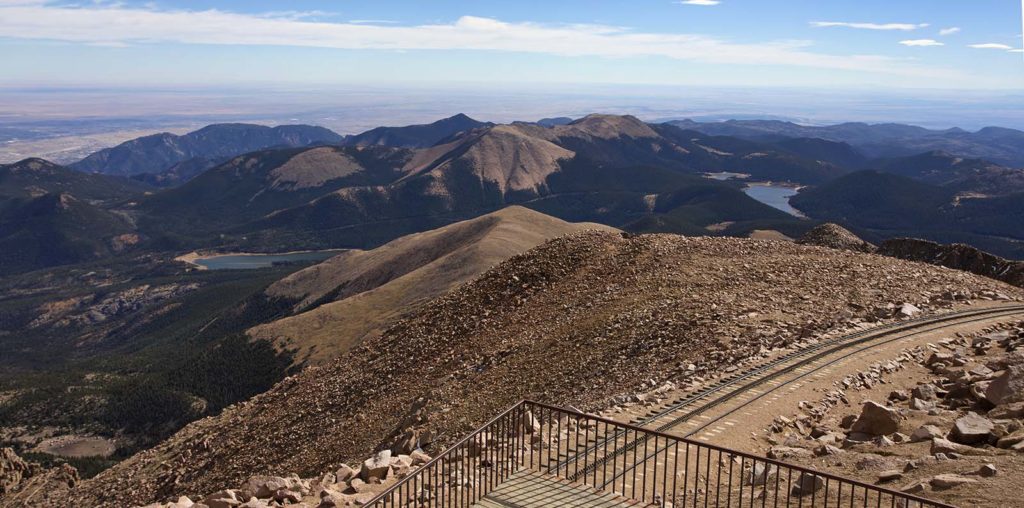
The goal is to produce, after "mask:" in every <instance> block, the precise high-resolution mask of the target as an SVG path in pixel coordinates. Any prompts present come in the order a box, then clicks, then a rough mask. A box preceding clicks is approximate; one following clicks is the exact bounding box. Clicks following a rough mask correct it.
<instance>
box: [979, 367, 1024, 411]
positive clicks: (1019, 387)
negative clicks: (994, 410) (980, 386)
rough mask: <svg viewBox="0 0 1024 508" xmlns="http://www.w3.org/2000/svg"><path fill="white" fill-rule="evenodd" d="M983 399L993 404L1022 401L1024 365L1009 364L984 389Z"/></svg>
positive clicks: (1023, 397)
mask: <svg viewBox="0 0 1024 508" xmlns="http://www.w3.org/2000/svg"><path fill="white" fill-rule="evenodd" d="M985 399H987V400H988V401H989V402H991V403H992V404H995V405H997V406H998V405H1000V404H1009V403H1011V402H1024V365H1021V364H1017V365H1010V366H1008V367H1007V368H1006V371H1004V372H1003V374H1002V375H1000V376H999V377H997V378H995V379H994V380H993V381H992V383H990V384H989V385H988V389H987V390H985Z"/></svg>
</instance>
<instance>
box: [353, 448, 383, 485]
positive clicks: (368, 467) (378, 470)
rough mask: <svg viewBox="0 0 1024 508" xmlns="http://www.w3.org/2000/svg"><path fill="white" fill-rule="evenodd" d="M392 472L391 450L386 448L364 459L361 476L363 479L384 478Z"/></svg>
mask: <svg viewBox="0 0 1024 508" xmlns="http://www.w3.org/2000/svg"><path fill="white" fill-rule="evenodd" d="M390 473H391V450H384V451H381V452H379V453H377V455H374V456H373V457H370V458H368V459H366V460H365V461H363V467H362V469H360V471H359V477H360V478H362V479H363V481H366V482H368V481H370V480H373V479H376V480H378V481H379V480H383V479H385V478H387V477H388V475H389V474H390Z"/></svg>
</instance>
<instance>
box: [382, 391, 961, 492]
mask: <svg viewBox="0 0 1024 508" xmlns="http://www.w3.org/2000/svg"><path fill="white" fill-rule="evenodd" d="M366 506H373V507H394V508H407V507H410V508H412V507H415V508H433V507H465V508H468V507H473V506H475V507H487V508H540V507H579V508H617V507H627V506H629V507H661V508H675V507H683V506H694V507H698V506H700V507H731V506H736V507H746V506H752V507H754V506H760V507H765V506H772V507H779V506H786V507H788V506H798V507H805V506H806V507H812V508H813V507H828V506H835V507H839V506H872V507H889V508H896V507H899V508H952V507H950V506H949V505H947V504H944V503H940V502H936V501H931V500H928V499H925V498H922V497H918V496H915V495H913V494H908V493H904V492H899V491H896V490H892V489H887V488H884V487H879V486H877V485H872V484H869V483H864V482H861V481H858V480H854V479H850V478H844V477H842V476H839V475H834V474H830V473H828V472H825V471H816V470H813V469H808V468H805V467H802V466H798V465H794V464H787V463H785V462H782V461H778V460H773V459H768V458H765V457H760V456H757V455H753V454H749V453H746V452H741V451H736V450H730V449H727V448H722V447H719V446H715V445H711V444H708V443H705V442H698V441H693V440H690V439H687V438H684V437H680V436H675V435H670V434H665V433H661V432H657V431H653V430H649V429H644V428H642V427H637V426H634V425H629V424H625V423H620V422H616V421H613V420H609V419H606V418H602V417H598V416H594V415H588V414H584V413H580V412H577V411H573V410H570V409H564V408H559V407H555V406H551V405H547V404H542V403H538V402H531V401H522V402H520V403H518V404H516V405H515V406H513V407H511V408H509V409H507V410H506V411H505V412H503V413H502V414H500V415H498V416H497V417H495V418H494V419H492V420H491V421H490V422H488V423H487V424H485V425H484V426H483V427H480V428H479V429H477V430H476V431H474V432H473V433H472V434H470V435H468V436H466V437H465V438H463V439H462V440H460V441H459V442H458V443H456V444H455V445H453V446H452V447H451V448H449V449H447V450H445V451H444V452H442V453H441V454H439V455H438V456H437V457H435V458H434V459H433V460H431V461H430V462H428V463H426V464H424V465H423V466H421V467H420V468H419V469H417V470H415V471H413V472H412V473H411V474H410V475H409V476H407V477H405V478H403V479H402V480H401V481H399V482H398V483H396V484H394V485H392V486H391V487H390V488H388V490H386V491H384V492H382V493H380V494H379V495H377V496H376V497H375V498H373V499H372V500H370V501H369V502H368V503H367V505H366Z"/></svg>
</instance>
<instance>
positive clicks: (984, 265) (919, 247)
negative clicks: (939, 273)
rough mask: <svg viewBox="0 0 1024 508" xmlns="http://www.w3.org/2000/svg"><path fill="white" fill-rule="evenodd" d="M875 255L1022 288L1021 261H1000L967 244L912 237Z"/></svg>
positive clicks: (887, 244)
mask: <svg viewBox="0 0 1024 508" xmlns="http://www.w3.org/2000/svg"><path fill="white" fill-rule="evenodd" d="M878 253H879V254H883V255H886V256H892V257H896V258H900V259H909V260H911V261H922V262H925V263H932V264H935V265H939V266H945V267H949V268H955V269H957V270H964V271H967V272H971V273H976V274H978V275H984V276H985V277H990V278H993V279H996V280H1001V281H1003V282H1006V283H1008V284H1013V285H1014V286H1017V287H1024V262H1021V261H1011V260H1009V259H1003V258H1001V257H999V256H994V255H992V254H989V253H987V252H984V251H981V250H979V249H976V248H974V247H971V246H970V245H964V244H952V245H942V244H938V243H935V242H929V241H927V240H918V239H915V238H893V239H891V240H886V241H885V242H883V243H882V245H881V246H880V247H879V250H878Z"/></svg>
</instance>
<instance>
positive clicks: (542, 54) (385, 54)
mask: <svg viewBox="0 0 1024 508" xmlns="http://www.w3.org/2000/svg"><path fill="white" fill-rule="evenodd" d="M1022 4H1024V2H1022V1H1021V0H630V1H599V0H587V1H579V0H558V1H554V0H548V1H534V0H518V1H493V0H475V1H447V0H434V1H429V2H428V1H414V0H409V1H387V0H375V1H372V2H367V1H361V2H356V1H349V0H335V1H330V2H326V1H312V0H297V1H290V2H288V3H287V4H285V3H283V2H279V1H269V0H249V1H235V0H198V1H186V0H157V1H145V2H138V1H131V0H126V1H117V2H114V1H100V0H93V1H90V0H77V1H70V2H69V1H47V0H0V66H2V67H0V68H2V69H3V71H2V72H0V87H33V86H37V87H38V86H126V87H156V86H205V87H215V86H225V87H231V86H247V85H255V84H292V85H342V84H344V85H359V84H387V85H389V86H424V85H430V86H436V85H446V84H460V85H462V86H464V85H465V84H467V83H476V84H479V86H482V87H493V88H510V89H515V88H516V87H524V88H529V87H531V86H532V87H545V86H552V87H553V86H561V87H571V86H573V85H581V86H595V85H661V86H675V85H684V86H705V87H707V86H710V87H716V86H732V87H794V86H796V87H802V86H810V87H819V88H829V87H837V88H848V89H858V90H902V89H918V88H931V89H950V90H960V89H965V90H966V89H973V90H1003V91H1006V90H1021V89H1022V88H1024V87H1022V85H1024V53H1022V52H1021V47H1022V35H1021V32H1022V25H1024V15H1022V13H1021V9H1022ZM284 5H287V10H283V9H282V7H283V6H284Z"/></svg>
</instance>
